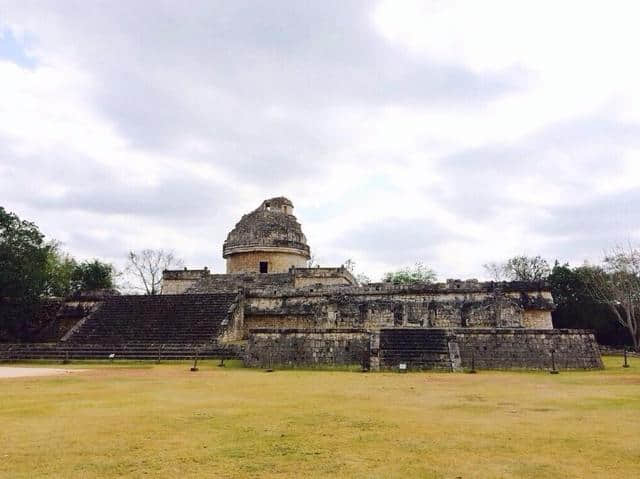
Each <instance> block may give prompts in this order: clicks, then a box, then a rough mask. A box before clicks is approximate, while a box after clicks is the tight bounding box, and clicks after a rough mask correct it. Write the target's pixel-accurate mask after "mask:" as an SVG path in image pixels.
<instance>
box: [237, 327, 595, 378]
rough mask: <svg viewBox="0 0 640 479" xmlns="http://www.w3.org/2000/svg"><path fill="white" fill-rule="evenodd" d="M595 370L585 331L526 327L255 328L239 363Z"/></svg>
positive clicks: (589, 338)
mask: <svg viewBox="0 0 640 479" xmlns="http://www.w3.org/2000/svg"><path fill="white" fill-rule="evenodd" d="M552 350H553V351H554V356H555V365H556V368H557V369H561V370H562V369H598V368H602V367H603V365H602V359H601V357H600V351H599V349H598V345H597V343H596V341H595V339H594V336H593V333H592V332H591V331H585V330H566V329H564V330H552V331H549V330H526V329H521V328H519V329H515V328H512V329H487V328H484V329H470V328H469V329H463V328H461V329H439V328H431V329H418V328H391V329H382V330H380V331H379V332H368V331H366V330H362V329H351V330H348V329H316V330H309V329H289V330H285V329H257V330H252V331H251V333H250V336H249V341H248V344H247V349H246V357H245V363H246V365H247V366H253V367H271V366H277V365H280V366H282V365H284V366H288V367H293V366H309V365H330V366H335V365H347V364H367V365H369V364H370V365H371V367H372V369H378V368H380V369H398V367H399V365H400V364H405V365H406V366H407V368H408V369H413V370H420V369H444V370H450V371H459V370H461V369H462V368H470V367H471V365H472V363H474V365H475V368H476V369H551V367H552V362H551V351H552Z"/></svg>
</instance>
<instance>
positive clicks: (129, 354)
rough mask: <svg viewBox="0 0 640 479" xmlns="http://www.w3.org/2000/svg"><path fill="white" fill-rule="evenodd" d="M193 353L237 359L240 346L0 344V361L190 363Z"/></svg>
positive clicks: (240, 354) (240, 355)
mask: <svg viewBox="0 0 640 479" xmlns="http://www.w3.org/2000/svg"><path fill="white" fill-rule="evenodd" d="M196 350H198V357H199V358H202V359H223V358H224V359H241V358H242V357H243V351H244V347H243V346H242V345H221V344H218V343H215V342H210V343H206V344H201V343H197V344H192V343H175V342H174V343H167V344H159V343H153V342H143V341H141V342H129V343H123V344H117V345H116V344H111V345H109V344H84V343H79V344H77V343H64V342H59V343H13V344H12V343H2V344H0V361H18V360H25V359H49V360H63V359H69V360H72V359H109V356H110V355H111V354H115V359H140V360H142V359H155V360H158V359H160V360H179V359H193V357H194V355H195V352H196Z"/></svg>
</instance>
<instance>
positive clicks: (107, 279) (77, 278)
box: [71, 259, 115, 293]
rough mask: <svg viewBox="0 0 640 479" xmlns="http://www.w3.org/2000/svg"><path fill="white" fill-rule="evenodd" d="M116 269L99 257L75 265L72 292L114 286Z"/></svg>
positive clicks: (72, 275) (72, 276) (72, 274)
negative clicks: (98, 258)
mask: <svg viewBox="0 0 640 479" xmlns="http://www.w3.org/2000/svg"><path fill="white" fill-rule="evenodd" d="M114 276H115V271H114V268H113V266H112V265H111V264H109V263H103V262H101V261H99V260H97V259H94V260H93V261H83V262H82V263H79V264H77V265H75V267H74V268H73V271H72V273H71V290H72V292H74V293H76V292H81V291H93V290H96V289H111V288H113V287H114Z"/></svg>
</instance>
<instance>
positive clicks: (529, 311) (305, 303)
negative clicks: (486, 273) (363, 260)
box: [245, 282, 553, 333]
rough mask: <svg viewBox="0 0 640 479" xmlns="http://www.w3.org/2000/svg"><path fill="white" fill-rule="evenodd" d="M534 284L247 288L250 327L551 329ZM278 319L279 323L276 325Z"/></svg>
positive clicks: (545, 295)
mask: <svg viewBox="0 0 640 479" xmlns="http://www.w3.org/2000/svg"><path fill="white" fill-rule="evenodd" d="M546 288H547V287H546V286H545V285H540V284H537V283H534V284H532V283H528V284H524V283H501V284H497V283H478V282H467V283H460V284H459V283H457V282H449V283H446V284H439V285H427V284H424V285H411V286H393V285H387V284H382V285H375V286H367V287H354V286H349V285H340V286H326V285H313V286H307V287H303V288H293V287H289V288H287V287H279V288H269V287H264V288H251V289H249V290H248V291H247V302H246V310H245V315H246V321H245V326H246V329H247V333H248V331H249V329H251V328H278V327H280V328H296V329H301V328H307V329H318V328H334V329H336V328H346V329H350V328H364V329H368V330H375V329H380V328H388V327H398V328H403V327H419V328H465V327H468V328H519V327H525V328H535V329H551V328H552V323H551V310H552V309H553V299H552V297H551V294H550V292H549V291H548V289H546ZM278 318H280V324H279V325H278V324H277V323H278Z"/></svg>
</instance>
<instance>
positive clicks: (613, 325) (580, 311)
mask: <svg viewBox="0 0 640 479" xmlns="http://www.w3.org/2000/svg"><path fill="white" fill-rule="evenodd" d="M591 268H592V267H591V266H579V267H576V268H572V267H570V266H569V265H568V264H563V265H561V264H559V263H558V262H557V261H556V264H555V265H554V267H553V270H552V271H551V274H550V275H549V278H548V281H549V285H550V286H551V294H552V295H553V301H554V303H555V306H556V307H555V309H554V311H553V312H552V313H551V314H552V317H553V326H554V327H555V328H570V329H592V330H593V331H594V333H595V336H596V339H597V340H598V343H600V344H608V345H611V346H620V345H623V344H627V343H628V344H631V342H630V340H629V339H627V336H628V334H627V332H626V330H625V328H624V327H623V326H622V325H620V324H619V323H617V322H616V318H615V316H614V314H613V313H612V312H611V310H610V309H609V307H608V306H607V305H605V304H602V303H601V302H598V301H596V300H595V299H594V298H593V297H592V295H591V294H590V291H589V288H588V285H587V282H588V279H589V274H590V270H591Z"/></svg>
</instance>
